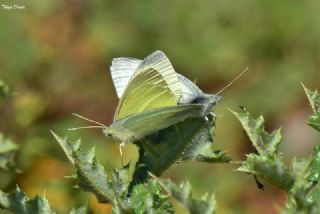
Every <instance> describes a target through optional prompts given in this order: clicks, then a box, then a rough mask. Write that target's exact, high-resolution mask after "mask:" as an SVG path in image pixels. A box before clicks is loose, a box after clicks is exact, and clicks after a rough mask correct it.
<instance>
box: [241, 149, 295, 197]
mask: <svg viewBox="0 0 320 214" xmlns="http://www.w3.org/2000/svg"><path fill="white" fill-rule="evenodd" d="M237 170H238V171H241V172H247V173H251V174H254V175H256V176H259V177H261V178H263V179H264V180H265V181H267V182H268V183H270V184H273V185H276V186H278V187H280V188H281V189H283V190H285V191H289V190H290V189H291V188H292V186H293V184H294V177H293V176H292V174H291V172H290V170H289V169H288V167H287V166H286V165H285V164H284V163H283V160H282V158H281V157H278V156H271V155H263V156H260V155H255V154H249V155H247V159H246V160H245V161H243V162H242V166H240V167H239V168H238V169H237Z"/></svg>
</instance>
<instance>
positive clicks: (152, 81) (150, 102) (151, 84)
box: [114, 69, 177, 120]
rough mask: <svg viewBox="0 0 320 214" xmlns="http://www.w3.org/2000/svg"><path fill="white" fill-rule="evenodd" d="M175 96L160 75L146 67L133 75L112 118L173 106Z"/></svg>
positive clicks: (116, 118)
mask: <svg viewBox="0 0 320 214" xmlns="http://www.w3.org/2000/svg"><path fill="white" fill-rule="evenodd" d="M176 103H177V101H176V99H175V96H174V95H173V94H172V92H171V91H170V89H169V88H168V85H167V83H166V82H165V81H164V79H163V78H162V76H161V75H160V74H159V73H158V72H157V71H156V70H154V69H148V70H145V71H144V72H140V73H139V74H138V75H137V76H135V77H134V78H133V79H132V80H131V81H130V83H129V85H128V86H127V88H126V90H125V92H124V94H123V96H122V98H121V99H120V102H119V104H118V107H117V110H116V114H115V117H114V120H118V119H121V118H123V117H126V116H129V115H132V114H136V113H139V112H143V111H147V110H150V109H156V108H161V107H165V106H175V105H176Z"/></svg>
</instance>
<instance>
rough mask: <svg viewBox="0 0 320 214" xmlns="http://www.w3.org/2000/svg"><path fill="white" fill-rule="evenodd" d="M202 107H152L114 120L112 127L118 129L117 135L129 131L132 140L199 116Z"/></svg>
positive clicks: (192, 105)
mask: <svg viewBox="0 0 320 214" xmlns="http://www.w3.org/2000/svg"><path fill="white" fill-rule="evenodd" d="M203 108H204V106H203V105H199V104H188V105H179V106H169V107H164V108H159V109H153V110H149V111H144V112H141V113H137V114H134V115H132V116H128V117H125V118H122V119H120V120H118V121H115V122H114V123H113V124H112V127H113V128H116V129H118V130H119V132H118V134H119V135H122V134H124V133H130V134H131V135H133V138H134V140H139V139H142V138H143V137H145V136H148V135H150V134H152V133H154V132H157V131H159V130H162V129H165V128H167V127H169V126H172V125H174V124H176V123H179V122H181V121H184V120H186V119H188V118H193V117H201V116H200V115H202V112H203ZM122 132H124V133H122ZM131 137H132V136H131Z"/></svg>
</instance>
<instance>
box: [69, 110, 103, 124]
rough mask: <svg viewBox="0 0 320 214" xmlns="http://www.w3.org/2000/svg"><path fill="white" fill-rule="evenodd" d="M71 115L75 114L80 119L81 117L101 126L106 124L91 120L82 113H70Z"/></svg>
mask: <svg viewBox="0 0 320 214" xmlns="http://www.w3.org/2000/svg"><path fill="white" fill-rule="evenodd" d="M72 115H74V116H76V117H79V118H81V119H83V120H86V121H89V122H91V123H95V124H98V125H100V126H103V127H105V126H106V125H104V124H102V123H99V122H97V121H94V120H91V119H89V118H87V117H84V116H82V115H80V114H76V113H72Z"/></svg>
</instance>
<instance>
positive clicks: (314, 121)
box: [307, 113, 320, 131]
mask: <svg viewBox="0 0 320 214" xmlns="http://www.w3.org/2000/svg"><path fill="white" fill-rule="evenodd" d="M307 124H308V125H309V126H311V127H312V128H314V129H316V130H317V131H320V113H317V114H315V115H311V116H309V119H308V121H307Z"/></svg>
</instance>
